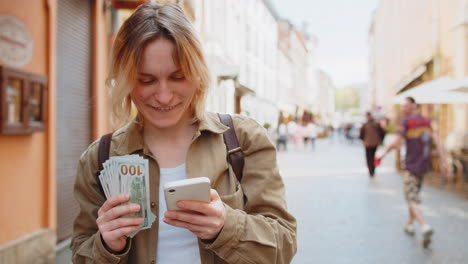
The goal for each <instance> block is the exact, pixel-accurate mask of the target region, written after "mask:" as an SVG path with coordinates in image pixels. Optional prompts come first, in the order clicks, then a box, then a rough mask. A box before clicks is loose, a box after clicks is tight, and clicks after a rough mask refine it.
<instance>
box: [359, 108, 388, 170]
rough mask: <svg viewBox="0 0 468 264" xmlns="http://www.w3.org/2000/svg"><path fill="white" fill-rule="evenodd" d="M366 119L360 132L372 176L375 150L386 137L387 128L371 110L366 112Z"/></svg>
mask: <svg viewBox="0 0 468 264" xmlns="http://www.w3.org/2000/svg"><path fill="white" fill-rule="evenodd" d="M366 119H367V121H366V123H365V124H364V125H362V127H361V130H360V132H359V138H360V139H361V140H362V142H363V144H364V149H365V151H366V161H367V169H368V170H369V176H370V177H371V178H372V177H374V174H375V160H374V159H375V152H376V150H377V147H378V146H379V145H380V144H381V143H382V141H383V139H384V137H385V130H384V129H383V128H382V127H381V126H380V124H379V123H377V122H376V121H375V120H374V118H373V117H372V113H371V112H367V113H366Z"/></svg>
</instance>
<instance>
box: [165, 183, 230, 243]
mask: <svg viewBox="0 0 468 264" xmlns="http://www.w3.org/2000/svg"><path fill="white" fill-rule="evenodd" d="M177 206H178V207H179V208H183V209H184V210H189V212H188V211H174V210H173V211H167V212H166V213H165V214H164V219H163V220H164V222H165V223H166V224H169V225H173V226H177V227H183V228H186V229H188V230H190V231H191V232H192V233H194V234H195V235H196V236H197V237H199V238H200V239H205V240H209V239H214V238H216V237H217V236H218V234H219V232H221V229H222V228H223V226H224V220H225V219H226V209H225V208H224V204H223V202H222V201H221V198H220V197H219V195H218V192H216V190H214V189H211V197H210V202H209V203H204V202H199V201H178V202H177Z"/></svg>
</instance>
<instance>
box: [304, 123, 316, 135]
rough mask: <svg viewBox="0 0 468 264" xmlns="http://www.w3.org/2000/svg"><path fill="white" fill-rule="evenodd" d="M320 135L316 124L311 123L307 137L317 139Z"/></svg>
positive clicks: (307, 129) (307, 130)
mask: <svg viewBox="0 0 468 264" xmlns="http://www.w3.org/2000/svg"><path fill="white" fill-rule="evenodd" d="M317 134H318V127H317V125H316V124H314V123H309V124H308V125H307V128H306V135H307V136H308V137H310V138H316V137H317Z"/></svg>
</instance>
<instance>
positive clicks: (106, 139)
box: [96, 133, 112, 194]
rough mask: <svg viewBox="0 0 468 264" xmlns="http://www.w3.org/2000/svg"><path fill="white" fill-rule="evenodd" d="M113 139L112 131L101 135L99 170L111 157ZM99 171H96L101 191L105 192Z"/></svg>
mask: <svg viewBox="0 0 468 264" xmlns="http://www.w3.org/2000/svg"><path fill="white" fill-rule="evenodd" d="M111 140H112V133H109V134H105V135H104V136H102V137H101V140H99V148H98V166H99V172H100V171H102V170H103V169H104V166H103V164H104V162H106V160H108V159H109V152H110V144H111ZM99 172H98V173H96V178H98V179H97V182H98V185H99V189H100V190H101V193H103V194H104V189H103V188H102V185H101V181H100V180H99Z"/></svg>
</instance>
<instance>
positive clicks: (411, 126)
mask: <svg viewBox="0 0 468 264" xmlns="http://www.w3.org/2000/svg"><path fill="white" fill-rule="evenodd" d="M401 107H402V111H403V114H404V118H403V120H402V121H401V123H400V127H399V130H398V134H397V137H396V138H395V140H394V141H393V142H392V143H391V144H390V145H388V146H387V147H386V148H385V149H384V151H383V152H382V153H381V154H380V155H378V157H377V158H378V159H381V158H382V157H384V156H385V155H386V154H387V153H388V152H389V151H390V150H391V149H394V148H398V147H399V146H400V145H401V144H402V143H403V140H404V141H405V144H406V157H405V170H406V171H405V173H404V194H405V198H406V201H407V202H408V211H409V219H408V223H407V224H406V226H405V228H404V231H405V232H406V233H407V234H408V235H411V236H413V235H414V233H415V231H414V230H415V229H414V226H413V222H414V221H415V220H416V221H417V222H419V224H420V226H421V230H422V235H423V246H424V247H428V246H429V244H430V242H431V236H432V234H433V232H434V231H433V228H432V227H431V226H430V225H429V224H427V223H426V221H425V220H424V217H423V215H422V211H421V209H420V207H419V204H420V203H421V199H420V196H419V194H420V191H421V187H422V183H423V179H424V175H425V174H426V173H427V172H429V171H430V169H431V145H432V144H431V143H432V141H434V143H435V144H436V147H437V151H438V154H439V160H440V165H441V172H442V175H444V176H445V177H447V178H450V177H452V170H451V168H449V167H448V165H447V159H446V153H445V150H444V148H443V146H442V144H441V142H440V139H439V137H438V136H437V133H436V132H435V131H434V130H433V129H432V127H431V121H430V119H428V118H425V117H423V116H422V115H421V114H420V113H418V111H417V104H416V102H415V100H414V98H412V97H407V98H405V99H404V101H403V103H402V105H401Z"/></svg>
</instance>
